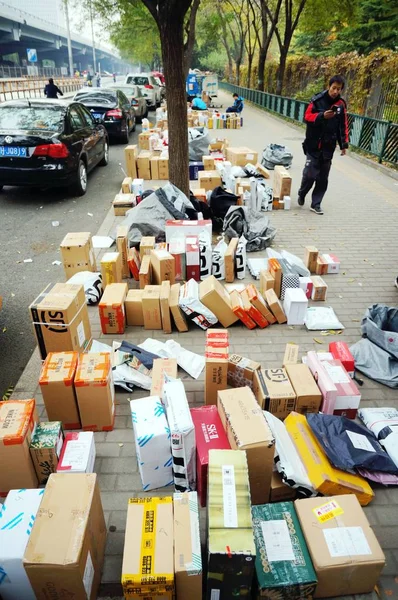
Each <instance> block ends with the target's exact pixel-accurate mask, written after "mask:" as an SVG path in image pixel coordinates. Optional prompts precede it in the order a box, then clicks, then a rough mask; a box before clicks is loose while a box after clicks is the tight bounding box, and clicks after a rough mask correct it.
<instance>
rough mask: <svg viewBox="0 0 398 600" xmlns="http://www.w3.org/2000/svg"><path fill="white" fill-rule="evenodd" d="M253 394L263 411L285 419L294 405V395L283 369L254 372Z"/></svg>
mask: <svg viewBox="0 0 398 600" xmlns="http://www.w3.org/2000/svg"><path fill="white" fill-rule="evenodd" d="M253 392H254V395H255V396H256V399H257V402H258V403H259V405H260V406H261V408H262V409H263V410H267V411H269V412H270V413H272V414H273V415H275V417H278V418H279V419H282V420H283V419H285V418H286V417H287V415H288V414H290V413H291V412H292V410H294V408H295V404H296V393H295V391H294V389H293V387H292V385H291V383H290V381H289V378H288V376H287V373H286V371H285V369H261V370H258V371H256V372H255V374H254V378H253Z"/></svg>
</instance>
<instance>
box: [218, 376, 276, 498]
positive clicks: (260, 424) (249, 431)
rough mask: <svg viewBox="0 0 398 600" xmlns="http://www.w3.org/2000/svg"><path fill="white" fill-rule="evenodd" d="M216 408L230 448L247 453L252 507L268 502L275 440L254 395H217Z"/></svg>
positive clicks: (243, 392) (235, 391)
mask: <svg viewBox="0 0 398 600" xmlns="http://www.w3.org/2000/svg"><path fill="white" fill-rule="evenodd" d="M217 408H218V412H219V414H220V418H221V421H222V424H223V426H224V428H225V430H226V432H227V436H228V441H229V443H230V444H231V448H233V449H235V450H245V451H246V454H247V463H248V466H249V480H250V493H251V501H252V504H264V503H265V502H269V496H270V489H271V476H272V467H273V464H274V451H275V447H274V446H275V440H274V438H273V435H272V432H271V429H270V427H269V425H268V423H267V421H266V419H265V417H264V414H263V412H262V410H261V408H260V407H259V405H258V404H257V401H256V399H255V397H254V395H253V392H252V391H251V389H250V388H249V387H242V388H237V389H229V390H224V391H221V392H218V402H217Z"/></svg>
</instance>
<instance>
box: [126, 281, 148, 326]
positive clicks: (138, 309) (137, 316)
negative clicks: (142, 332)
mask: <svg viewBox="0 0 398 600" xmlns="http://www.w3.org/2000/svg"><path fill="white" fill-rule="evenodd" d="M143 293H144V290H129V291H128V293H127V296H126V301H125V304H124V307H125V311H126V320H127V325H129V326H132V327H143V326H144V311H143V308H142V296H143Z"/></svg>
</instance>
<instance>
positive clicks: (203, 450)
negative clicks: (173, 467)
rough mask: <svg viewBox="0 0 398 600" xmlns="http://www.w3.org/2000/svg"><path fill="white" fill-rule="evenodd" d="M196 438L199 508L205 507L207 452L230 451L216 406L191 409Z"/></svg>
mask: <svg viewBox="0 0 398 600" xmlns="http://www.w3.org/2000/svg"><path fill="white" fill-rule="evenodd" d="M191 416H192V420H193V424H194V426H195V437H196V478H197V481H196V485H197V490H198V497H199V499H200V504H201V506H206V500H207V474H208V467H209V450H230V449H231V446H230V443H229V441H228V438H227V434H226V433H225V430H224V427H223V426H222V423H221V419H220V416H219V414H218V410H217V406H214V405H209V406H201V407H199V408H191Z"/></svg>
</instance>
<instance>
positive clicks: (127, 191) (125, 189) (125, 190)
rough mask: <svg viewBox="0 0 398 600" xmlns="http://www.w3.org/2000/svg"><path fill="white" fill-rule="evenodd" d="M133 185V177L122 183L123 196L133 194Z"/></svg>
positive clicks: (126, 178)
mask: <svg viewBox="0 0 398 600" xmlns="http://www.w3.org/2000/svg"><path fill="white" fill-rule="evenodd" d="M132 185H133V180H132V178H131V177H125V178H124V179H123V181H122V192H123V194H131V192H132V189H131V186H132Z"/></svg>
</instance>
